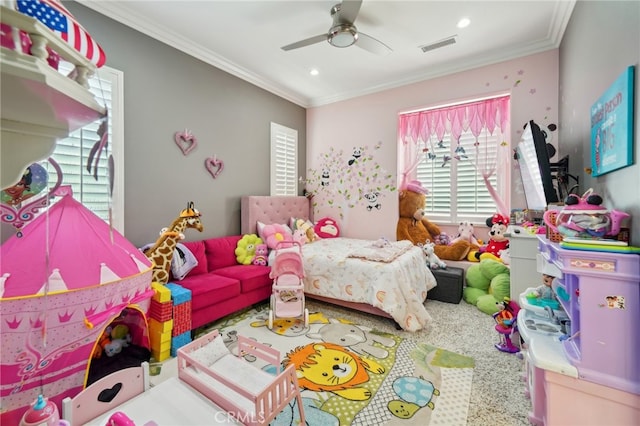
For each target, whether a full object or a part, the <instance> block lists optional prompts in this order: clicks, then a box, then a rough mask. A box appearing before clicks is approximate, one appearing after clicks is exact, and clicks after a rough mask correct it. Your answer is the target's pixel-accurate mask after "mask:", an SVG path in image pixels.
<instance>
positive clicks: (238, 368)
mask: <svg viewBox="0 0 640 426" xmlns="http://www.w3.org/2000/svg"><path fill="white" fill-rule="evenodd" d="M238 354H239V356H236V355H233V354H232V353H231V352H229V350H228V349H227V347H226V346H225V344H224V343H223V341H222V336H220V334H219V333H218V331H217V330H213V331H212V332H210V333H208V334H206V335H204V336H202V337H200V338H198V339H196V340H194V341H193V342H191V343H189V344H188V345H186V346H183V347H182V348H180V349H178V376H179V377H180V379H181V380H183V381H184V382H186V383H188V384H189V385H191V386H192V387H193V388H194V389H196V390H198V391H199V392H201V393H202V394H203V395H204V396H206V397H207V398H209V399H210V400H211V401H213V402H214V403H215V404H217V405H219V406H220V407H222V409H224V410H225V411H227V412H228V413H230V414H231V415H232V416H233V417H235V418H236V419H237V420H238V421H240V422H242V423H243V424H246V425H266V424H269V422H271V420H273V419H275V417H276V416H277V415H278V414H279V413H280V412H281V411H282V410H283V409H284V408H285V407H286V406H288V405H289V403H290V402H291V401H292V400H293V399H294V398H295V399H296V401H297V406H298V414H299V416H300V424H305V418H304V410H303V409H302V398H301V396H300V388H299V386H298V378H297V376H296V371H295V366H294V365H289V366H288V367H287V368H286V369H285V370H284V371H282V372H280V371H279V370H280V369H281V364H280V361H281V360H280V352H278V351H277V350H275V349H273V348H270V347H268V346H266V345H263V344H262V343H259V342H256V341H254V340H251V339H248V338H246V337H244V336H241V335H239V336H238ZM245 355H253V356H255V357H256V358H257V359H258V360H259V363H265V364H266V365H265V366H271V368H274V369H276V370H277V373H276V374H270V373H268V372H267V371H264V370H263V369H262V368H259V367H258V366H257V365H255V366H254V365H253V364H252V363H249V362H247V361H246V360H245V359H244V356H245Z"/></svg>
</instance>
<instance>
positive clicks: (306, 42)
mask: <svg viewBox="0 0 640 426" xmlns="http://www.w3.org/2000/svg"><path fill="white" fill-rule="evenodd" d="M321 41H327V35H326V34H320V35H317V36H313V37H309V38H306V39H304V40H300V41H296V42H295V43H291V44H287V45H286V46H282V47H281V49H282V50H284V51H287V50H293V49H298V48H300V47H305V46H309V45H312V44H316V43H320V42H321Z"/></svg>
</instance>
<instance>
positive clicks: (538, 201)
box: [516, 120, 558, 210]
mask: <svg viewBox="0 0 640 426" xmlns="http://www.w3.org/2000/svg"><path fill="white" fill-rule="evenodd" d="M516 153H517V159H518V165H519V166H520V176H521V177H522V185H523V186H524V196H525V198H526V200H527V208H528V209H530V210H545V209H546V207H547V205H549V204H550V203H557V202H558V194H557V193H556V190H555V188H554V187H553V176H552V174H551V165H550V162H549V154H548V152H547V141H546V139H545V137H544V134H543V133H542V131H541V130H540V127H539V126H538V125H537V124H536V123H535V122H534V121H533V120H531V121H529V123H527V125H526V126H525V128H524V131H523V132H522V138H521V139H520V143H518V146H517V148H516Z"/></svg>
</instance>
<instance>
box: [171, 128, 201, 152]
mask: <svg viewBox="0 0 640 426" xmlns="http://www.w3.org/2000/svg"><path fill="white" fill-rule="evenodd" d="M174 140H175V141H176V145H178V148H180V150H181V151H182V155H187V154H189V153H190V152H191V151H193V149H194V148H195V147H196V146H197V145H198V141H197V140H196V137H195V136H193V134H192V133H191V132H190V131H188V130H185V131H184V132H176V134H175V136H174Z"/></svg>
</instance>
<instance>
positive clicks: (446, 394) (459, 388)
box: [207, 306, 474, 426]
mask: <svg viewBox="0 0 640 426" xmlns="http://www.w3.org/2000/svg"><path fill="white" fill-rule="evenodd" d="M268 318H269V308H268V306H265V307H259V308H256V309H251V310H249V311H246V312H243V313H240V314H237V315H235V316H232V317H227V318H225V319H224V320H221V321H219V322H217V323H215V324H214V325H213V326H211V327H208V330H207V331H210V330H212V329H217V330H218V331H219V332H220V334H221V335H222V336H223V338H224V342H225V344H226V345H227V347H228V349H229V350H230V351H231V352H232V353H237V336H238V335H243V336H246V337H248V338H251V339H255V340H256V341H258V342H261V343H263V344H266V345H268V346H271V347H273V348H275V349H277V350H279V351H280V354H281V358H282V360H283V361H282V364H283V367H286V366H288V365H289V364H291V363H293V364H294V365H295V367H296V373H297V376H298V384H299V386H300V389H301V394H302V401H303V405H304V407H303V408H304V413H305V417H306V422H307V424H308V425H310V426H316V425H317V426H329V425H332V426H339V425H341V426H344V425H362V426H372V425H447V426H454V425H466V422H467V412H468V408H469V397H470V393H471V381H472V377H473V368H474V360H473V359H472V358H469V357H466V356H463V355H460V354H456V353H453V352H450V351H447V350H444V349H440V348H436V347H434V346H431V345H429V344H428V343H424V342H418V341H414V340H411V339H407V338H401V337H398V336H395V335H393V334H387V333H380V332H377V331H376V330H372V329H369V328H366V327H362V326H359V325H357V324H354V323H352V322H349V321H347V320H344V319H341V318H327V317H325V316H324V315H323V314H322V313H320V312H315V313H310V314H309V324H308V326H307V327H305V325H304V321H302V320H300V319H283V318H276V319H275V320H274V322H273V327H272V328H271V329H269V328H268V327H267V325H268ZM245 359H247V357H245ZM247 361H249V362H256V363H258V362H259V361H258V360H256V359H251V357H249V358H248V359H247ZM256 367H258V368H264V369H265V370H267V371H268V370H269V369H273V367H272V366H266V365H265V366H260V365H256ZM272 373H275V372H273V371H272ZM296 404H297V403H296V402H295V400H294V401H293V402H292V403H291V405H290V406H289V407H287V408H286V409H285V410H283V411H282V412H281V413H280V414H279V415H278V417H277V418H276V419H275V420H274V421H273V422H272V423H271V424H272V425H274V426H283V425H297V424H299V418H298V417H299V415H298V408H297V406H296Z"/></svg>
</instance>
